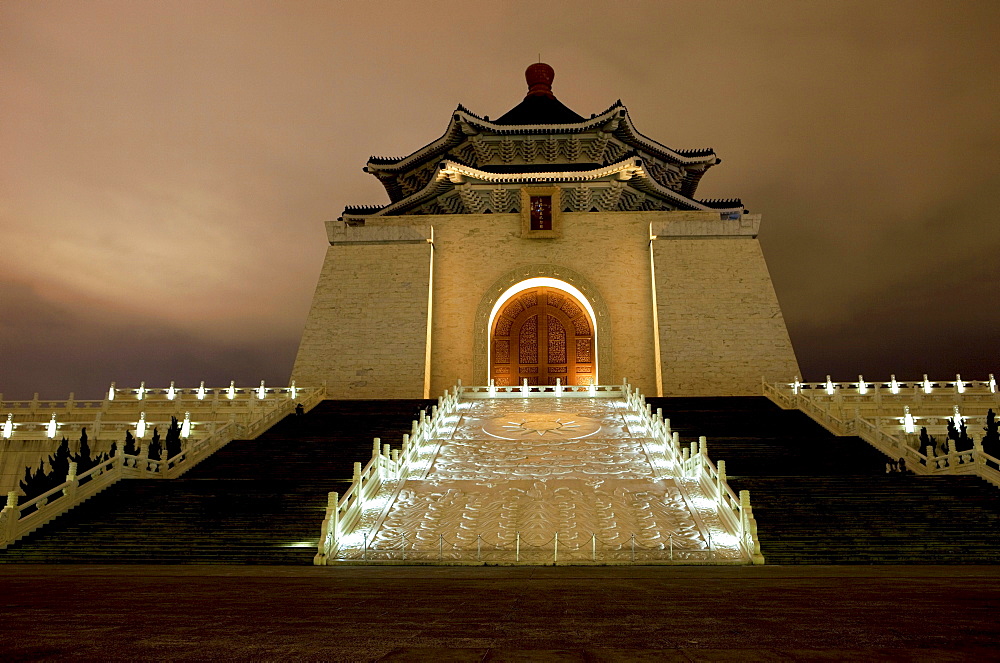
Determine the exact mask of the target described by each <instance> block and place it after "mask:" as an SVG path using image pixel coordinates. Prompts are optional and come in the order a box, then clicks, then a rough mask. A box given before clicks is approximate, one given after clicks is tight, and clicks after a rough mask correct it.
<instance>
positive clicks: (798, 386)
mask: <svg viewBox="0 0 1000 663" xmlns="http://www.w3.org/2000/svg"><path fill="white" fill-rule="evenodd" d="M801 391H802V383H801V382H800V381H799V376H798V375H796V376H795V382H793V383H792V393H793V394H797V393H799V392H801Z"/></svg>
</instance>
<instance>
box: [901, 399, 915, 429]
mask: <svg viewBox="0 0 1000 663" xmlns="http://www.w3.org/2000/svg"><path fill="white" fill-rule="evenodd" d="M903 430H905V431H906V433H907V434H910V433H913V432H915V431H916V428H915V427H914V425H913V415H912V414H910V406H909V405H905V406H903Z"/></svg>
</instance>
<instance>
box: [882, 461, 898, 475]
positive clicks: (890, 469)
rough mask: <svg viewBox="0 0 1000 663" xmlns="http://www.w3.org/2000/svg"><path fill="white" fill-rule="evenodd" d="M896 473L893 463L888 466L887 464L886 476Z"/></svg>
mask: <svg viewBox="0 0 1000 663" xmlns="http://www.w3.org/2000/svg"><path fill="white" fill-rule="evenodd" d="M895 471H896V470H895V469H893V467H892V463H886V464H885V473H886V474H892V473H893V472H895Z"/></svg>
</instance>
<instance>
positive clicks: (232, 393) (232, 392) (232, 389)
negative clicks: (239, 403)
mask: <svg viewBox="0 0 1000 663" xmlns="http://www.w3.org/2000/svg"><path fill="white" fill-rule="evenodd" d="M226 398H228V399H229V400H233V399H234V398H236V380H230V381H229V389H227V390H226Z"/></svg>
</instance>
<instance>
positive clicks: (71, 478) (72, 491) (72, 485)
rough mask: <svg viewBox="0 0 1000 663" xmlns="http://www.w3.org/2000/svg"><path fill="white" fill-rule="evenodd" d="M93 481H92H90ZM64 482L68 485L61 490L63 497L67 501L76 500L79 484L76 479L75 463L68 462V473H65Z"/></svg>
mask: <svg viewBox="0 0 1000 663" xmlns="http://www.w3.org/2000/svg"><path fill="white" fill-rule="evenodd" d="M91 481H93V479H91ZM66 482H67V483H68V484H69V485H68V486H66V487H65V488H63V495H65V496H66V497H67V498H68V499H70V500H73V499H74V498H76V489H77V488H78V487H79V485H80V482H79V481H77V479H76V463H74V462H70V464H69V471H67V472H66Z"/></svg>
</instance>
